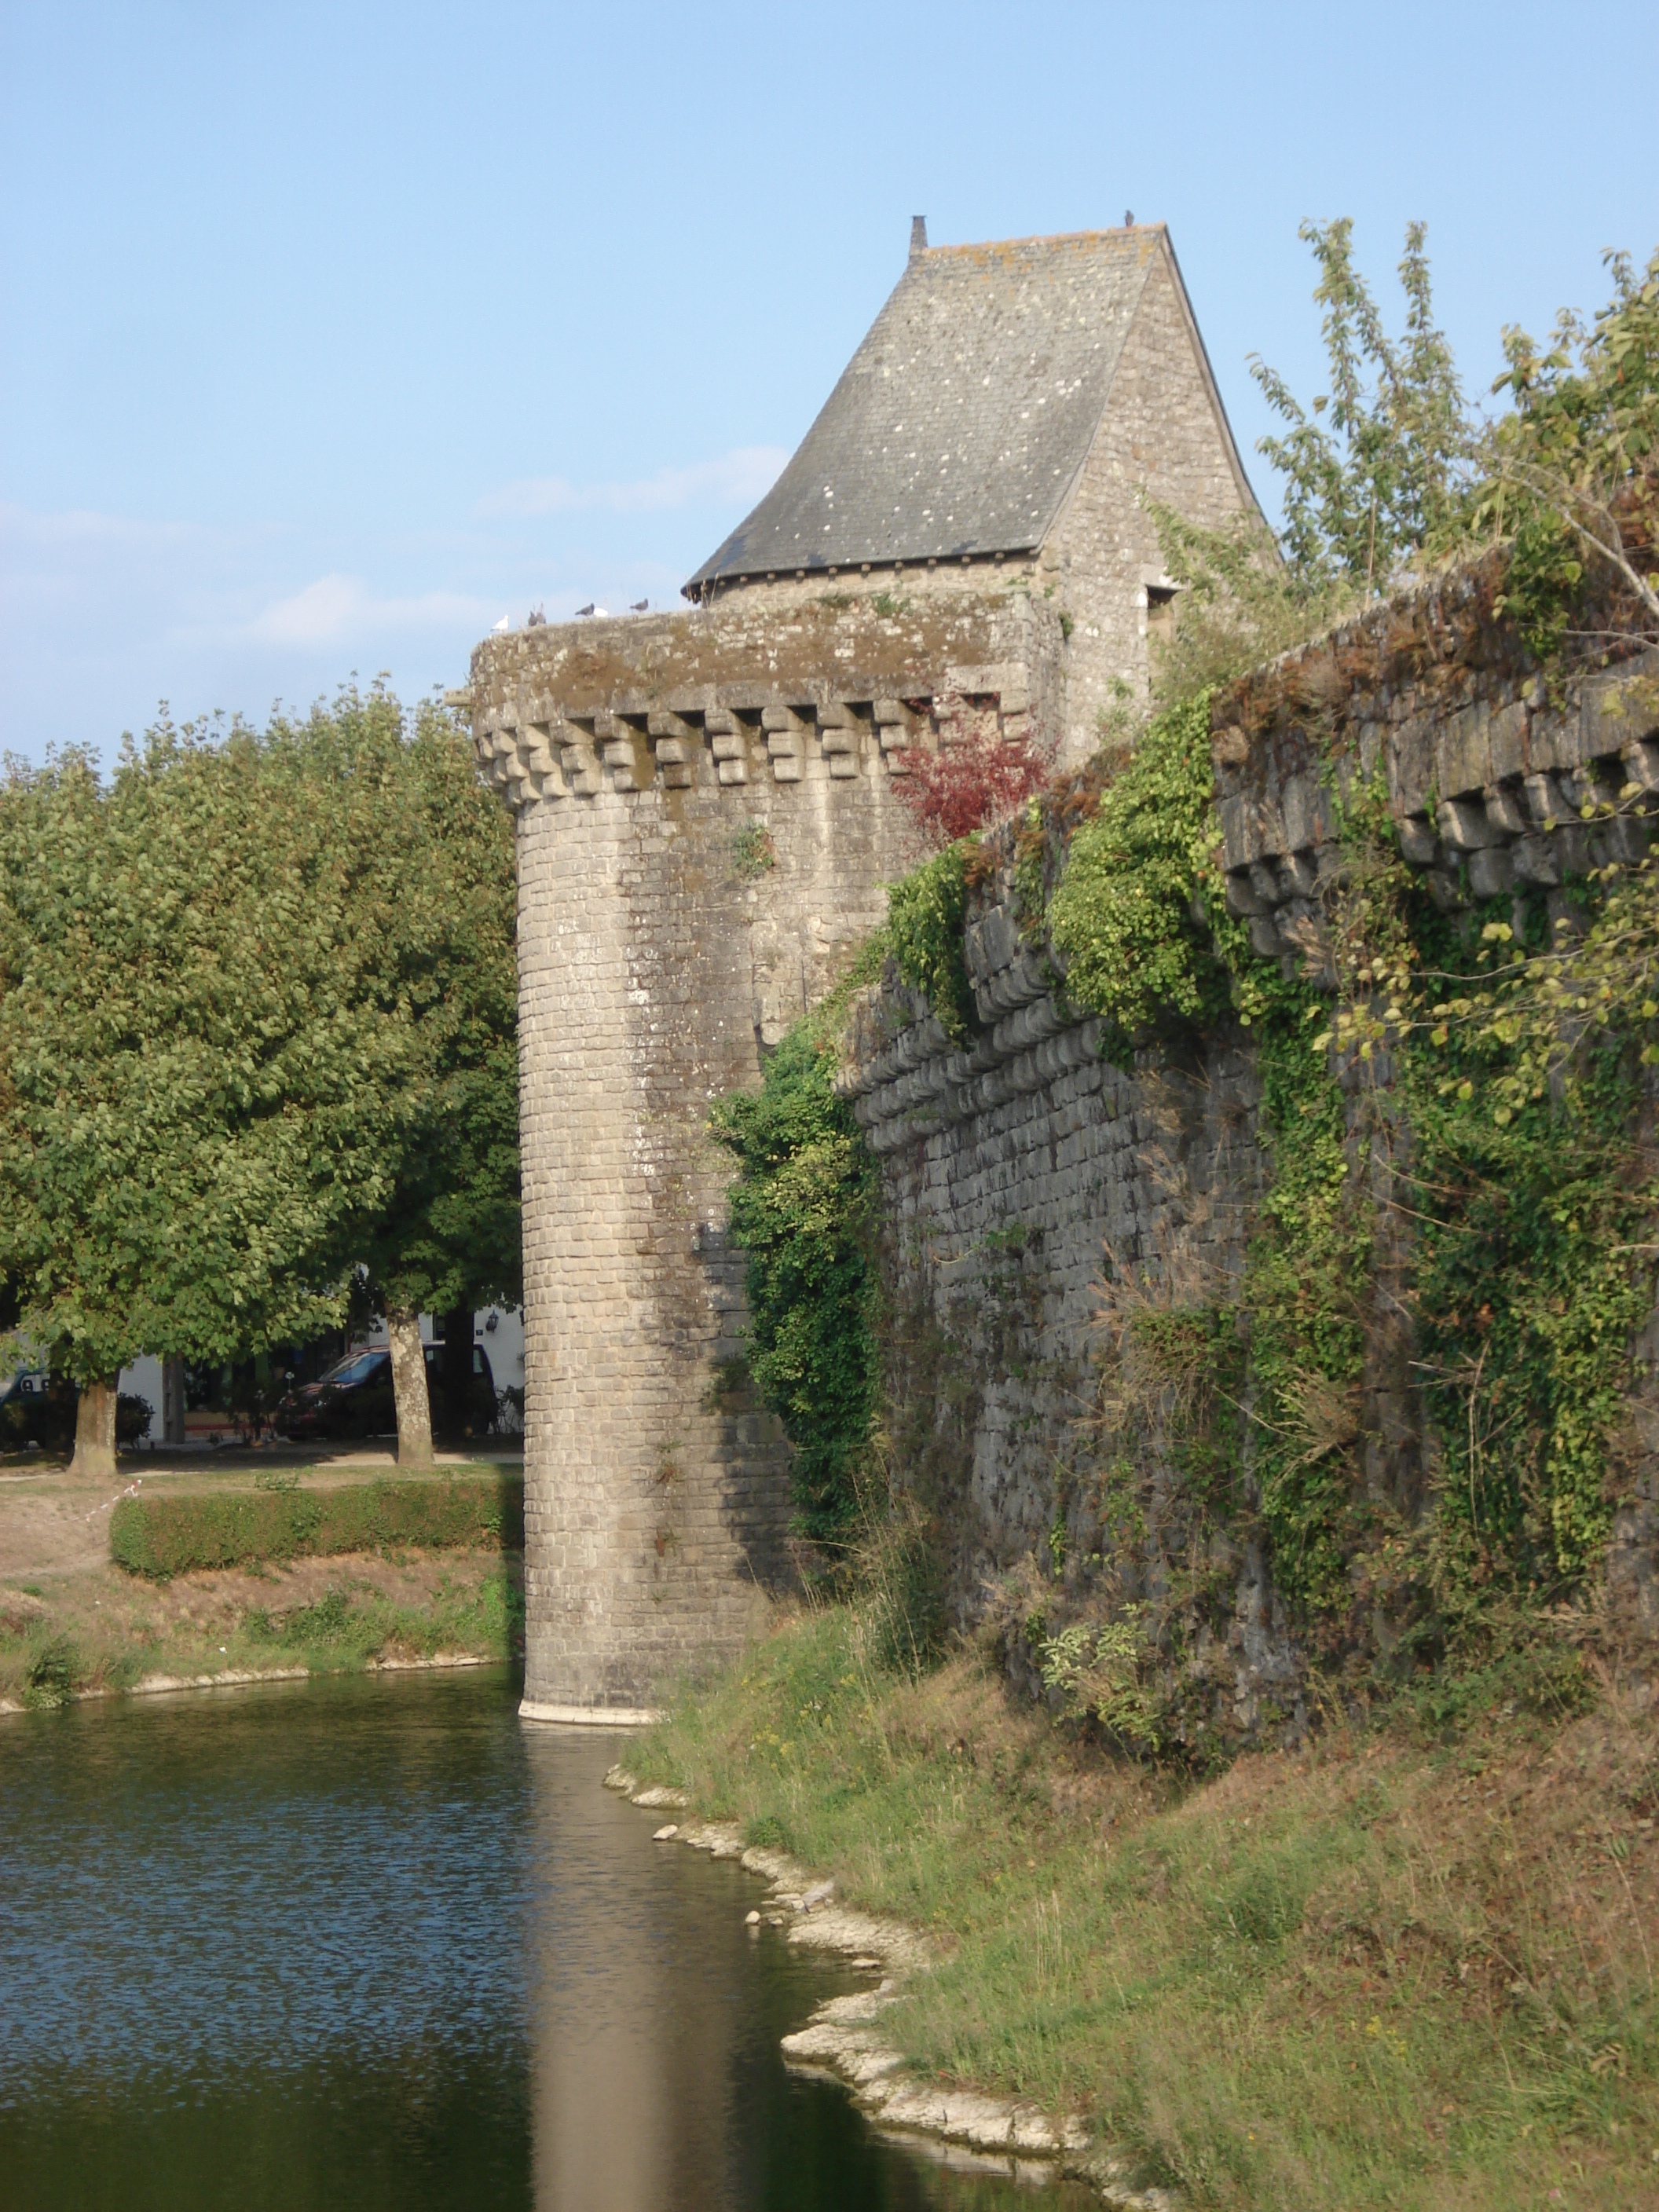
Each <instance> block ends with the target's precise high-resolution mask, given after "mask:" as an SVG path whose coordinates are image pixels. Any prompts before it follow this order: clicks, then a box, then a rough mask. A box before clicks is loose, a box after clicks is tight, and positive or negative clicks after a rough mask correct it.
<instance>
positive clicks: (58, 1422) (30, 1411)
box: [0, 1367, 80, 1452]
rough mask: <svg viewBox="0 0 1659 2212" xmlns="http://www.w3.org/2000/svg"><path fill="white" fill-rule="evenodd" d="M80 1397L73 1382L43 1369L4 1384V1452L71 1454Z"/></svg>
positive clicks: (0, 1444)
mask: <svg viewBox="0 0 1659 2212" xmlns="http://www.w3.org/2000/svg"><path fill="white" fill-rule="evenodd" d="M79 1396H80V1393H79V1391H78V1390H76V1387H75V1385H74V1383H66V1382H65V1381H64V1378H63V1376H59V1375H48V1374H47V1373H46V1370H45V1369H44V1368H39V1367H26V1368H25V1369H24V1370H23V1371H22V1373H21V1375H14V1376H12V1377H11V1378H10V1380H9V1382H7V1383H3V1384H0V1451H27V1450H28V1449H29V1448H30V1446H31V1445H32V1446H33V1448H34V1449H35V1450H37V1451H45V1452H59V1451H68V1450H69V1449H70V1446H71V1445H72V1444H73V1443H74V1442H75V1406H76V1399H77V1398H78V1397H79Z"/></svg>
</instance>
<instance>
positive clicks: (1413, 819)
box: [1400, 814, 1440, 868]
mask: <svg viewBox="0 0 1659 2212" xmlns="http://www.w3.org/2000/svg"><path fill="white" fill-rule="evenodd" d="M1439 850H1440V839H1439V837H1438V836H1437V834H1436V831H1435V827H1434V824H1433V823H1432V822H1431V821H1430V820H1429V819H1428V817H1427V816H1426V815H1423V814H1413V815H1409V816H1407V818H1406V820H1405V821H1403V822H1402V823H1401V824H1400V854H1401V859H1402V860H1405V861H1406V862H1407V864H1408V866H1412V867H1413V868H1429V867H1432V866H1433V865H1434V858H1435V855H1436V854H1437V853H1438V851H1439Z"/></svg>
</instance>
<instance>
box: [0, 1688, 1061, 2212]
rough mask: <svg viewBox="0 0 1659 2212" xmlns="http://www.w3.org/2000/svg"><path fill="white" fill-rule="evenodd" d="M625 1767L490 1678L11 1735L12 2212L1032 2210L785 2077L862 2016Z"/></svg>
mask: <svg viewBox="0 0 1659 2212" xmlns="http://www.w3.org/2000/svg"><path fill="white" fill-rule="evenodd" d="M616 1755H617V1740H616V1739H615V1738H608V1737H607V1738H599V1737H595V1736H593V1735H588V1734H586V1733H585V1732H578V1731H574V1730H572V1731H568V1732H566V1731H562V1730H553V1729H535V1728H527V1727H526V1726H524V1725H523V1724H521V1723H520V1722H519V1720H518V1718H517V1717H516V1713H515V1711H514V1705H513V1695H512V1692H511V1689H510V1686H509V1685H508V1684H507V1681H506V1680H505V1679H504V1678H503V1677H501V1676H489V1677H484V1676H479V1675H477V1674H470V1675H457V1676H449V1677H444V1676H415V1677H404V1678H402V1679H398V1678H391V1679H387V1678H380V1679H378V1680H347V1681H340V1682H327V1681H320V1682H315V1683H311V1684H307V1685H303V1686H300V1685H295V1686H282V1687H280V1688H276V1687H273V1688H270V1689H267V1690H253V1691H241V1692H216V1693H214V1694H213V1695H211V1696H206V1697H185V1698H174V1699H143V1700H132V1701H131V1702H128V1703H121V1702H119V1701H111V1702H109V1703H107V1704H101V1705H82V1706H78V1707H74V1708H70V1709H69V1710H67V1711H60V1712H55V1713H37V1714H27V1715H24V1716H21V1717H13V1718H9V1719H5V1720H0V2208H3V2212H34V2208H37V2207H40V2208H46V2207H51V2208H52V2212H75V2208H80V2207H87V2208H101V2207H105V2206H107V2207H110V2208H112V2212H114V2208H119V2212H149V2208H152V2207H154V2208H155V2212H163V2208H165V2212H188V2208H197V2207H203V2208H207V2207H220V2206H222V2207H226V2208H233V2207H234V2208H236V2212H263V2208H265V2207H270V2208H272V2212H308V2208H312V2207H316V2208H319V2212H321V2208H325V2207H326V2208H330V2212H358V2209H359V2208H361V2209H362V2212H380V2208H385V2212H392V2208H397V2212H428V2208H433V2212H435V2209H436V2208H439V2207H452V2206H453V2207H461V2206H465V2207H488V2208H501V2212H509V2208H510V2209H511V2212H517V2208H520V2207H524V2208H529V2207H534V2208H535V2212H567V2209H568V2212H658V2209H659V2208H662V2212H668V2208H673V2209H674V2212H680V2208H684V2212H704V2208H708V2212H714V2208H717V2207H718V2208H721V2212H726V2208H732V2212H739V2209H740V2212H750V2208H754V2212H761V2208H766V2212H785V2208H787V2212H796V2208H800V2212H831V2208H836V2212H839V2209H840V2208H843V2207H844V2208H848V2212H852V2208H859V2212H865V2208H871V2212H884V2208H889V2207H891V2208H895V2212H896V2208H913V2207H914V2208H921V2207H933V2206H937V2207H945V2206H950V2207H953V2208H966V2207H970V2206H971V2207H974V2208H976V2212H992V2208H1001V2207H1004V2206H1012V2204H1013V2203H1015V2202H1016V2200H1017V2199H1018V2202H1020V2203H1026V2204H1029V2203H1031V2202H1032V2199H1031V2197H1030V2192H1029V2191H1026V2190H1024V2189H1020V2190H1018V2191H1016V2189H1015V2187H1014V2185H1013V2184H1012V2182H1010V2181H1006V2180H1003V2179H998V2178H992V2177H987V2176H983V2175H973V2176H963V2175H962V2174H959V2173H954V2172H949V2171H946V2170H944V2169H942V2168H940V2167H939V2166H938V2165H936V2164H934V2163H933V2162H932V2161H931V2160H928V2159H927V2158H925V2157H923V2156H921V2155H918V2154H916V2153H915V2152H914V2151H911V2150H907V2149H905V2148H901V2147H896V2146H895V2145H893V2144H891V2143H889V2142H884V2140H882V2139H881V2138H880V2137H878V2136H877V2135H875V2134H874V2133H873V2132H872V2130H871V2129H870V2128H869V2127H868V2126H867V2125H866V2123H865V2122H864V2121H863V2120H862V2118H860V2116H859V2115H858V2114H857V2112H854V2109H853V2107H852V2106H851V2105H850V2103H849V2102H848V2100H847V2098H846V2097H845V2096H844V2095H843V2094H842V2092H841V2091H840V2090H838V2089H836V2087H833V2086H832V2085H830V2084H828V2083H823V2082H818V2081H801V2080H799V2079H796V2078H794V2077H792V2076H791V2075H789V2074H788V2073H787V2072H786V2070H785V2069H784V2067H783V2064H782V2062H781V2057H780V2055H779V2051H778V2039H779V2037H780V2036H781V2035H783V2034H784V2033H787V2031H788V2029H790V2028H791V2027H797V2026H799V2024H800V2022H801V2021H803V2020H804V2019H805V2016H806V2015H807V2014H808V2013H809V2012H810V2011H811V2008H812V2006H813V2004H814V2003H815V2002H817V1999H818V1998H819V1997H820V1996H823V1995H824V1994H825V1993H826V1992H827V1991H828V1990H831V1989H836V1988H850V1987H854V1986H857V1984H858V1978H857V1977H854V1976H853V1975H852V1974H851V1973H850V1971H848V1970H846V1969H834V1968H826V1967H825V1966H823V1965H822V1964H821V1963H817V1964H815V1963H810V1962H808V1961H806V1960H803V1959H801V1958H800V1957H799V1956H798V1955H796V1954H792V1953H791V1952H790V1950H789V1949H788V1948H787V1945H786V1944H785V1943H784V1942H783V1941H782V1940H781V1936H778V1935H777V1934H776V1933H775V1932H774V1931H773V1930H771V1929H763V1931H761V1933H760V1935H759V1936H758V1938H757V1936H755V1935H754V1934H752V1933H751V1932H750V1931H749V1930H748V1929H745V1928H744V1913H745V1912H746V1911H748V1909H749V1908H750V1905H752V1904H754V1903H755V1902H756V1901H757V1898H758V1895H759V1885H758V1884H757V1882H756V1881H754V1879H753V1878H752V1877H750V1876H749V1875H744V1873H743V1872H742V1870H741V1869H738V1868H737V1867H735V1866H732V1865H731V1864H729V1863H722V1864H714V1863H711V1862H710V1861H709V1860H708V1858H707V1857H704V1856H703V1855H702V1854H701V1853H694V1852H691V1851H688V1850H684V1849H679V1848H673V1849H671V1848H666V1847H664V1846H661V1845H653V1844H652V1842H651V1840H650V1838H651V1829H652V1822H651V1820H649V1819H647V1817H646V1816H645V1815H644V1814H641V1813H640V1812H639V1811H638V1810H636V1809H635V1808H633V1807H631V1806H629V1805H628V1804H626V1803H624V1802H621V1801H620V1800H618V1799H617V1798H616V1797H614V1796H611V1794H610V1793H609V1792H608V1791H606V1790H602V1789H601V1788H600V1787H599V1778H600V1776H601V1775H602V1774H603V1772H604V1771H605V1767H606V1766H607V1765H609V1764H610V1762H611V1759H613V1758H614V1757H616ZM1037 2201H1039V2202H1041V2203H1043V2204H1044V2205H1046V2206H1047V2207H1048V2208H1050V2209H1051V2212H1059V2208H1060V2206H1061V2205H1062V2204H1066V2205H1069V2204H1073V2203H1079V2202H1081V2201H1083V2200H1081V2199H1080V2198H1079V2197H1076V2196H1075V2195H1074V2193H1073V2191H1070V2190H1066V2191H1063V2192H1062V2191H1050V2192H1048V2194H1047V2195H1046V2196H1045V2197H1042V2198H1041V2199H1040V2200H1037Z"/></svg>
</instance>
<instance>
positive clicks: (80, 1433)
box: [69, 1376, 119, 1482]
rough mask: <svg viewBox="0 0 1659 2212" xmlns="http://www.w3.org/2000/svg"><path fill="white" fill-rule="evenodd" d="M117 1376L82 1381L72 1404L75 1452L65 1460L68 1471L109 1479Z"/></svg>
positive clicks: (113, 1470) (113, 1435)
mask: <svg viewBox="0 0 1659 2212" xmlns="http://www.w3.org/2000/svg"><path fill="white" fill-rule="evenodd" d="M118 1380H119V1377H118V1376H111V1377H110V1379H109V1381H108V1382H107V1383H82V1386H81V1398H80V1402H79V1404H78V1405H77V1406H76V1408H75V1456H74V1458H73V1459H72V1460H70V1463H69V1471H70V1474H92V1475H96V1476H97V1477H98V1479H99V1480H100V1481H101V1482H109V1481H112V1480H113V1479H114V1475H115V1386H116V1383H117V1382H118Z"/></svg>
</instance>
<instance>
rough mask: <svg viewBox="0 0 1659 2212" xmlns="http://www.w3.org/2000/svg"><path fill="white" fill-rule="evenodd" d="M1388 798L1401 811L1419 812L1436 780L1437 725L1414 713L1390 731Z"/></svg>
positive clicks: (1421, 810)
mask: <svg viewBox="0 0 1659 2212" xmlns="http://www.w3.org/2000/svg"><path fill="white" fill-rule="evenodd" d="M1388 772H1389V800H1390V803H1391V804H1392V805H1393V807H1394V809H1395V812H1396V813H1398V814H1420V813H1422V812H1423V811H1425V807H1426V805H1427V803H1428V797H1429V793H1430V790H1431V787H1432V786H1433V783H1434V781H1435V765H1434V725H1433V723H1432V722H1431V720H1429V718H1428V716H1427V715H1425V714H1413V715H1410V716H1408V717H1407V719H1406V720H1404V721H1403V722H1401V723H1400V724H1399V725H1398V726H1396V727H1395V729H1394V730H1392V731H1391V732H1389V740H1388Z"/></svg>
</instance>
